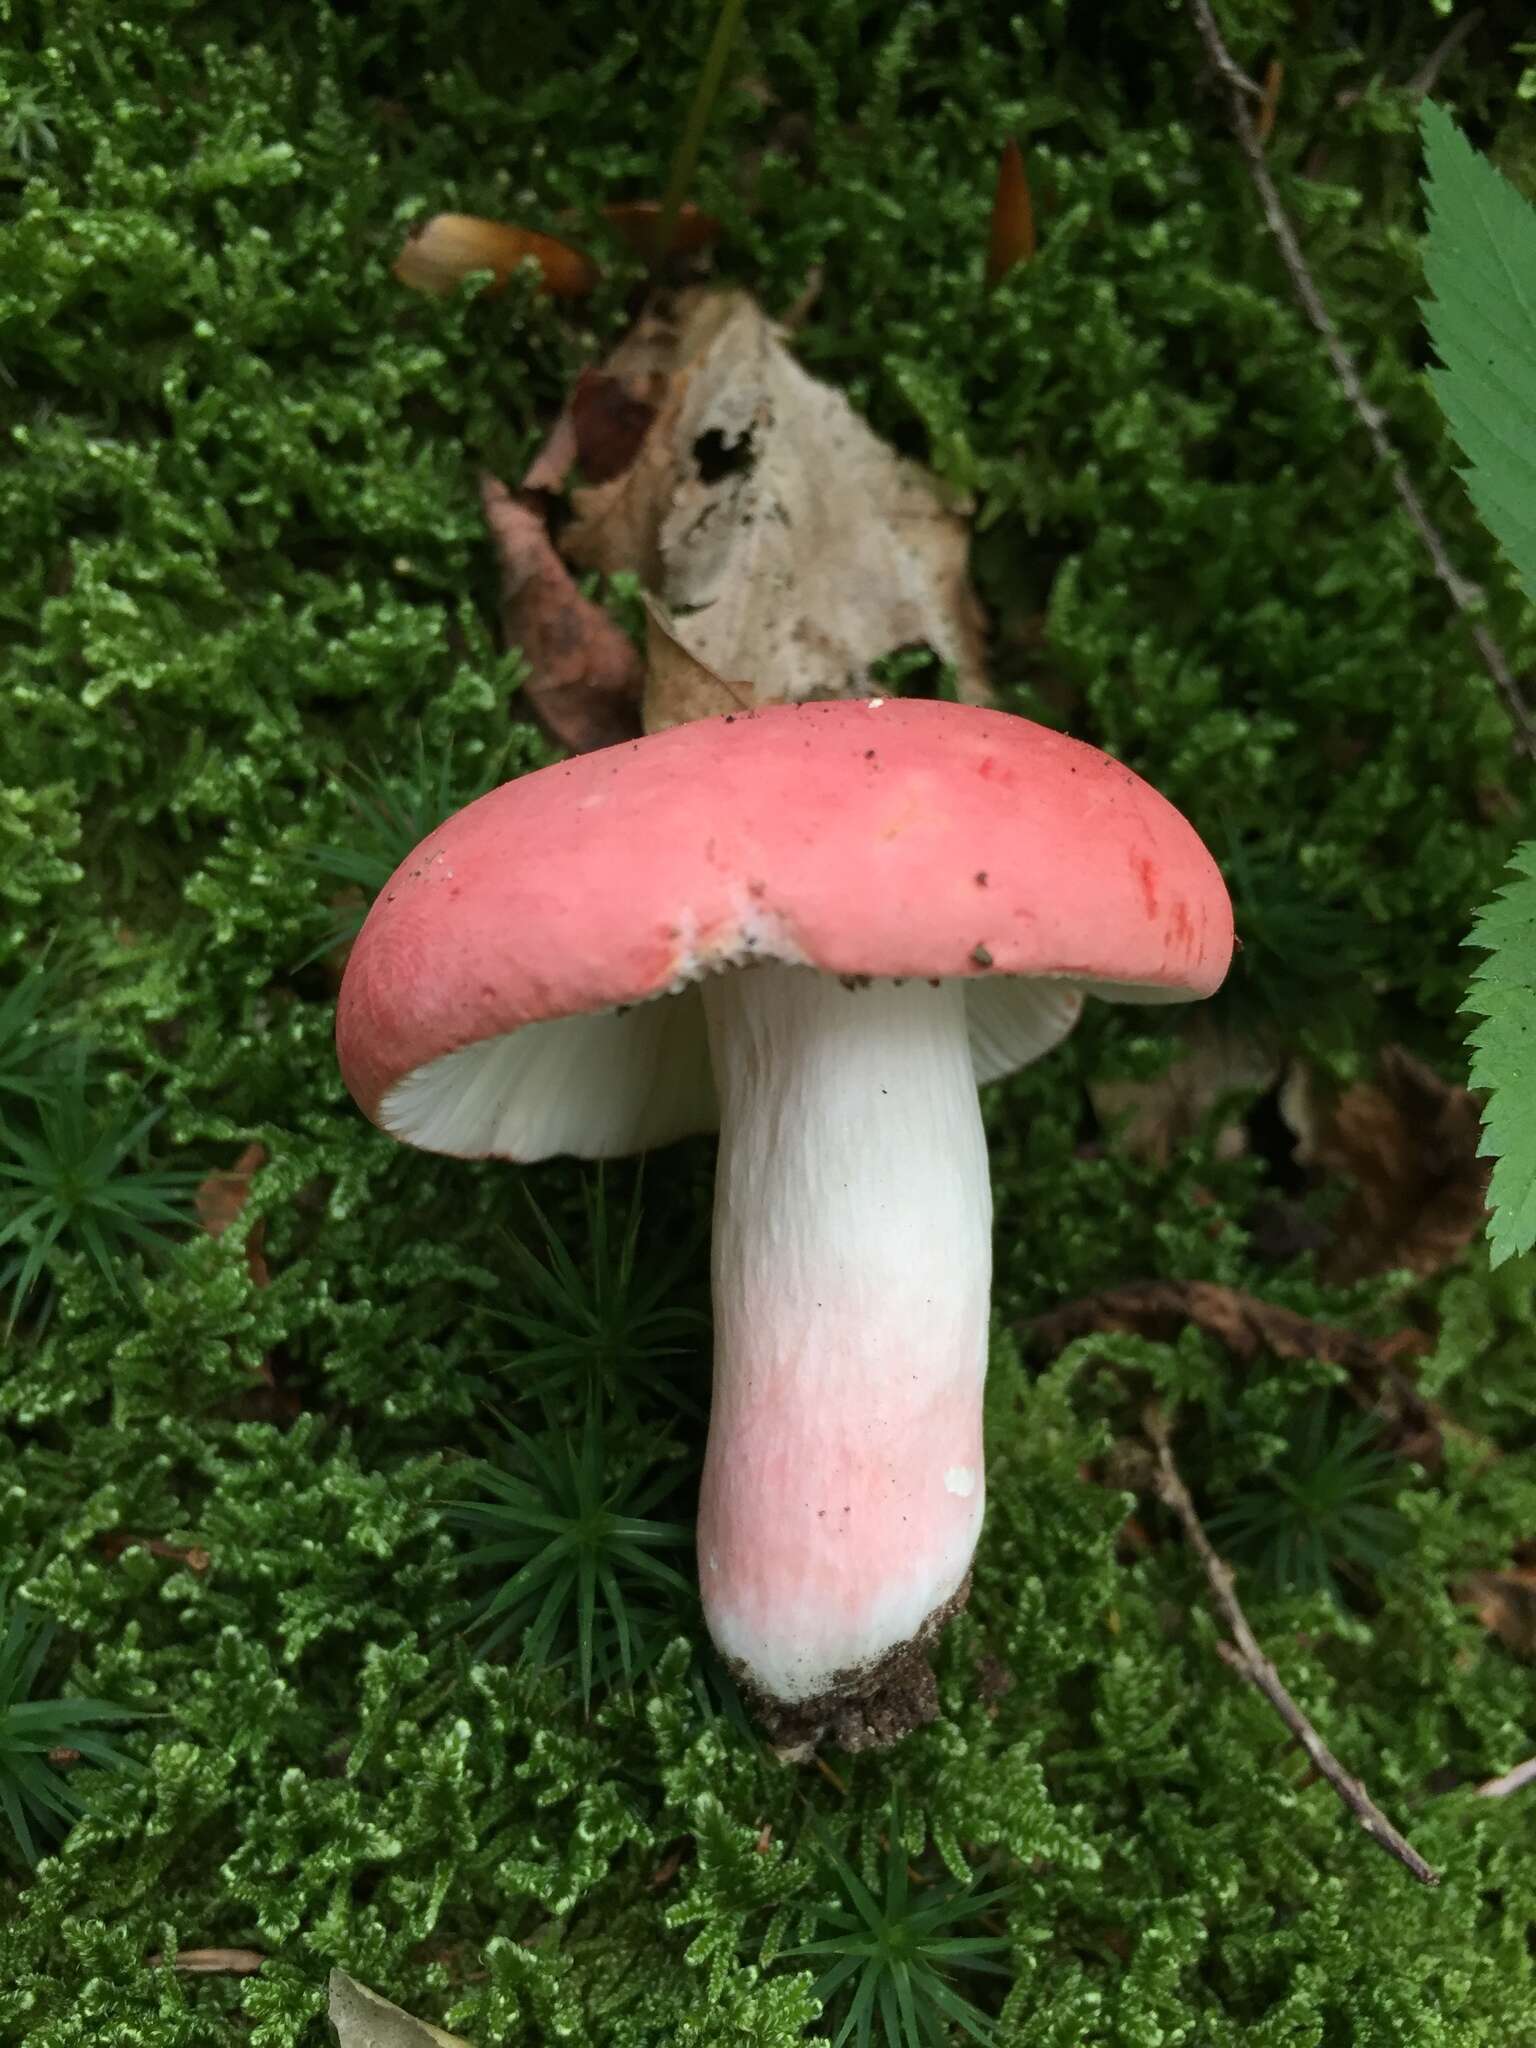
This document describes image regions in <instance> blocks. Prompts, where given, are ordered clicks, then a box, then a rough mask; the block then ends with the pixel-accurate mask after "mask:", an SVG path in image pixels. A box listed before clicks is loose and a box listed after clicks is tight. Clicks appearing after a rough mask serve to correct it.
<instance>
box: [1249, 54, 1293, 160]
mask: <svg viewBox="0 0 1536 2048" xmlns="http://www.w3.org/2000/svg"><path fill="white" fill-rule="evenodd" d="M1284 83H1285V66H1284V64H1283V63H1282V62H1281V61H1280V59H1279V58H1278V57H1271V58H1270V60H1269V63H1268V64H1267V65H1266V66H1265V69H1264V97H1263V98H1262V99H1261V100H1260V101H1259V106H1258V112H1257V113H1256V114H1255V115H1254V117H1253V132H1254V135H1255V136H1256V137H1257V139H1258V144H1259V147H1260V148H1261V149H1263V148H1265V147H1266V146H1267V144H1268V142H1269V138H1270V136H1271V135H1273V134H1274V132H1275V115H1276V113H1277V112H1278V110H1279V106H1280V88H1281V86H1282V85H1283V84H1284Z"/></svg>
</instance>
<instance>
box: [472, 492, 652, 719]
mask: <svg viewBox="0 0 1536 2048" xmlns="http://www.w3.org/2000/svg"><path fill="white" fill-rule="evenodd" d="M480 495H481V503H482V504H483V506H484V508H485V517H486V522H487V524H488V525H489V527H490V530H491V537H492V539H493V541H494V542H495V546H496V554H497V557H498V559H499V561H500V563H501V607H502V612H501V615H502V626H503V630H504V631H505V633H506V637H507V640H508V643H509V644H510V645H512V646H514V647H521V648H522V650H523V652H524V654H526V656H527V657H528V664H529V668H530V671H531V673H530V675H529V678H528V681H527V683H526V684H525V685H524V694H525V695H526V697H527V699H528V702H529V704H530V705H531V706H532V708H533V710H534V712H535V713H536V714H537V716H538V718H539V720H540V722H541V723H542V724H543V725H544V726H545V727H546V729H547V730H548V731H549V733H550V735H551V736H552V737H553V738H554V739H556V740H558V741H559V742H560V744H561V745H562V746H564V747H570V748H571V749H572V750H573V751H574V752H576V753H586V752H589V751H590V750H591V749H592V748H594V747H607V746H612V745H614V744H615V742H617V741H619V740H630V739H634V738H635V737H636V736H637V735H638V733H639V731H640V691H641V683H642V675H641V666H640V656H639V654H638V653H637V652H636V650H635V647H634V644H633V642H631V641H630V640H629V639H628V638H627V637H626V635H625V634H624V633H623V632H621V631H620V629H619V627H618V626H617V625H615V623H614V622H613V620H612V619H611V618H609V616H608V614H607V613H606V612H605V611H604V610H603V609H602V607H601V606H600V605H596V604H594V603H593V602H592V600H591V599H590V598H587V597H583V596H582V594H581V592H580V591H579V590H578V589H577V587H576V581H575V578H574V577H573V576H572V575H571V572H570V570H569V569H568V568H567V567H566V566H565V564H564V562H562V561H561V559H560V557H559V555H557V554H556V552H555V549H554V544H553V543H552V542H551V540H550V537H549V530H548V528H547V527H546V526H545V524H544V520H543V517H542V516H541V514H540V513H539V512H537V511H536V510H535V509H534V508H533V507H532V506H531V505H529V504H527V503H525V502H524V501H523V500H522V499H521V498H516V497H514V496H513V495H512V493H511V492H510V491H509V490H508V489H507V488H506V486H505V484H502V483H499V482H498V481H497V480H496V478H495V477H493V476H487V477H484V478H482V480H481V487H480Z"/></svg>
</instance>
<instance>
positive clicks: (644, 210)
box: [603, 199, 720, 264]
mask: <svg viewBox="0 0 1536 2048" xmlns="http://www.w3.org/2000/svg"><path fill="white" fill-rule="evenodd" d="M603 219H604V220H605V221H607V223H608V225H609V226H610V227H611V228H612V229H613V231H614V233H615V234H616V235H618V236H619V238H620V240H621V241H625V242H627V243H628V244H629V246H630V248H631V249H633V250H634V252H635V254H636V255H637V256H641V257H643V258H644V259H645V261H646V262H647V263H650V264H657V263H660V262H661V261H662V259H663V258H664V257H667V256H695V255H697V254H698V252H699V251H700V250H701V249H707V248H709V247H710V246H711V244H713V243H715V242H718V241H719V239H720V223H719V221H717V220H716V219H715V217H714V215H713V214H709V213H704V212H702V211H701V210H700V208H698V207H697V206H690V205H684V206H681V207H679V209H678V214H677V219H676V220H675V221H674V222H673V225H672V246H671V247H670V248H669V249H663V248H662V246H661V202H660V200H658V199H620V200H616V201H615V202H614V204H613V205H611V206H605V207H604V208H603Z"/></svg>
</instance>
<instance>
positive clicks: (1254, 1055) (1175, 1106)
mask: <svg viewBox="0 0 1536 2048" xmlns="http://www.w3.org/2000/svg"><path fill="white" fill-rule="evenodd" d="M1182 1037H1183V1043H1184V1047H1185V1050H1183V1051H1182V1052H1180V1054H1179V1055H1178V1057H1177V1058H1176V1059H1174V1060H1173V1061H1171V1062H1170V1064H1169V1065H1168V1066H1167V1067H1165V1068H1164V1070H1163V1072H1162V1073H1161V1074H1158V1075H1156V1076H1155V1077H1154V1078H1153V1079H1152V1080H1150V1081H1097V1082H1094V1083H1092V1084H1091V1086H1090V1087H1089V1090H1088V1093H1089V1097H1090V1099H1091V1100H1092V1103H1093V1107H1094V1112H1095V1114H1096V1115H1097V1117H1098V1119H1099V1121H1100V1123H1102V1124H1104V1125H1106V1126H1107V1127H1108V1128H1109V1131H1110V1135H1111V1138H1112V1140H1113V1142H1114V1143H1116V1144H1117V1145H1120V1146H1123V1147H1124V1149H1125V1150H1126V1151H1127V1152H1130V1153H1131V1154H1132V1155H1133V1156H1134V1157H1136V1158H1138V1159H1145V1160H1147V1161H1149V1162H1150V1163H1151V1164H1152V1165H1154V1166H1166V1165H1167V1164H1168V1161H1169V1160H1170V1159H1171V1158H1172V1157H1173V1154H1174V1153H1175V1152H1176V1151H1178V1150H1180V1149H1181V1148H1182V1147H1183V1146H1185V1145H1187V1144H1188V1143H1189V1141H1190V1140H1191V1139H1192V1138H1193V1137H1194V1136H1195V1134H1196V1133H1197V1131H1198V1130H1199V1128H1200V1126H1201V1124H1202V1123H1203V1122H1204V1120H1205V1118H1206V1117H1207V1116H1208V1115H1209V1114H1210V1112H1211V1110H1213V1109H1214V1108H1215V1107H1216V1105H1217V1103H1219V1102H1220V1101H1221V1100H1222V1098H1223V1097H1224V1096H1229V1095H1239V1094H1248V1093H1252V1092H1253V1091H1254V1090H1257V1089H1263V1088H1267V1087H1269V1086H1270V1084H1271V1083H1272V1082H1273V1081H1275V1080H1276V1079H1277V1078H1278V1075H1279V1062H1278V1061H1277V1060H1276V1058H1275V1056H1274V1054H1273V1053H1272V1052H1270V1051H1269V1050H1268V1049H1267V1048H1266V1047H1265V1046H1263V1045H1261V1044H1260V1042H1259V1041H1258V1040H1257V1039H1256V1038H1250V1037H1247V1036H1246V1035H1244V1034H1243V1033H1240V1032H1235V1031H1231V1030H1228V1029H1227V1028H1226V1027H1224V1026H1223V1025H1222V1024H1220V1023H1219V1022H1213V1021H1212V1020H1211V1019H1209V1018H1207V1017H1204V1016H1200V1017H1197V1018H1196V1019H1194V1020H1192V1021H1191V1022H1190V1023H1189V1024H1188V1025H1186V1026H1184V1027H1183V1032H1182ZM1247 1144H1248V1136H1247V1132H1246V1130H1245V1129H1244V1127H1243V1124H1242V1122H1241V1121H1240V1120H1239V1119H1237V1118H1234V1119H1233V1120H1232V1121H1231V1122H1229V1123H1227V1124H1225V1125H1224V1126H1223V1127H1222V1129H1221V1130H1220V1131H1219V1132H1218V1133H1217V1138H1216V1148H1215V1149H1216V1155H1217V1157H1218V1158H1221V1159H1234V1158H1238V1157H1240V1156H1241V1155H1242V1153H1243V1152H1244V1151H1245V1150H1246V1149H1247Z"/></svg>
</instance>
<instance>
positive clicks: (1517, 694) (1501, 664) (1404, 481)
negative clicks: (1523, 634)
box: [1189, 0, 1536, 757]
mask: <svg viewBox="0 0 1536 2048" xmlns="http://www.w3.org/2000/svg"><path fill="white" fill-rule="evenodd" d="M1189 4H1190V11H1191V12H1192V14H1193V15H1194V18H1195V25H1196V27H1197V28H1198V29H1199V31H1200V40H1201V41H1202V42H1203V43H1204V45H1205V51H1206V55H1207V56H1208V57H1209V59H1210V61H1211V63H1212V64H1213V65H1214V67H1215V69H1216V71H1217V72H1218V73H1219V74H1220V76H1221V78H1222V80H1223V82H1224V83H1225V84H1226V87H1227V94H1228V102H1229V109H1228V110H1229V113H1230V117H1231V121H1232V128H1233V132H1234V133H1235V134H1236V136H1237V139H1238V142H1239V143H1240V144H1241V146H1242V151H1243V155H1244V157H1245V158H1246V159H1247V162H1248V171H1249V175H1250V176H1251V178H1252V179H1253V186H1254V190H1255V191H1256V192H1257V194H1258V198H1259V205H1260V207H1261V208H1262V210H1263V214H1264V219H1265V221H1266V223H1267V224H1268V227H1269V231H1270V233H1271V234H1272V235H1273V236H1274V238H1275V240H1276V242H1277V243H1278V244H1279V247H1280V255H1281V257H1282V259H1283V261H1284V263H1285V267H1286V269H1287V271H1288V272H1289V273H1290V278H1291V283H1292V286H1293V287H1294V288H1295V292H1296V296H1297V298H1298V299H1300V301H1301V303H1302V307H1303V309H1304V310H1305V312H1306V315H1307V318H1308V319H1309V320H1310V321H1311V322H1312V325H1313V326H1314V327H1315V328H1316V329H1317V331H1318V333H1319V334H1320V335H1321V336H1322V341H1323V346H1324V348H1325V349H1326V350H1327V352H1328V360H1329V361H1330V362H1331V363H1332V365H1333V369H1334V374H1335V375H1336V376H1337V378H1338V380H1339V383H1340V385H1341V386H1342V387H1343V391H1344V395H1345V397H1346V398H1348V400H1349V402H1350V404H1351V405H1352V406H1353V407H1354V410H1355V413H1356V415H1357V417H1358V418H1359V420H1360V423H1361V425H1362V426H1363V427H1364V428H1365V431H1366V433H1367V434H1368V435H1369V436H1370V440H1371V446H1372V447H1373V448H1374V449H1375V451H1376V455H1377V457H1378V459H1379V460H1380V462H1381V463H1382V464H1383V466H1384V467H1385V469H1386V471H1387V473H1388V475H1389V476H1390V477H1391V480H1392V488H1393V489H1394V490H1395V491H1396V493H1397V496H1398V499H1399V502H1400V503H1401V505H1402V507H1403V510H1404V511H1405V512H1406V513H1407V515H1408V519H1409V523H1410V524H1411V525H1412V527H1413V528H1414V531H1415V532H1416V533H1417V534H1418V536H1419V539H1420V540H1421V541H1422V542H1423V543H1424V548H1425V552H1426V553H1427V554H1428V556H1429V559H1430V561H1431V563H1432V564H1433V566H1434V571H1435V574H1436V576H1437V577H1438V578H1439V579H1440V582H1441V583H1442V585H1443V586H1444V588H1445V590H1446V592H1447V594H1448V595H1449V597H1450V599H1451V602H1452V603H1453V604H1454V605H1455V607H1456V609H1457V610H1458V611H1459V612H1461V613H1462V614H1463V615H1464V617H1465V618H1466V620H1467V623H1468V626H1469V628H1470V630H1471V634H1472V639H1473V641H1474V643H1475V645H1476V647H1477V651H1478V653H1479V654H1480V655H1481V656H1482V659H1483V666H1484V667H1485V668H1486V669H1487V671H1488V673H1489V675H1490V676H1492V678H1493V680H1494V683H1495V685H1496V687H1497V689H1498V691H1499V694H1500V695H1501V696H1502V697H1503V699H1504V703H1505V708H1506V709H1507V710H1508V712H1509V715H1510V717H1511V718H1512V719H1513V721H1514V725H1515V731H1516V735H1517V737H1518V739H1519V742H1520V745H1521V746H1522V747H1523V748H1524V750H1525V751H1526V753H1528V754H1530V755H1532V756H1533V757H1536V718H1533V716H1532V713H1531V709H1530V706H1529V705H1528V704H1527V703H1526V701H1525V697H1524V695H1523V693H1522V691H1521V689H1520V685H1519V684H1518V683H1517V682H1516V681H1515V678H1514V676H1513V675H1512V674H1511V672H1510V667H1509V663H1508V662H1507V661H1506V660H1505V658H1504V650H1503V649H1502V648H1501V647H1500V645H1499V643H1498V641H1497V640H1495V638H1494V637H1493V635H1492V633H1490V632H1489V630H1488V628H1487V627H1486V626H1485V625H1484V624H1483V622H1482V620H1481V618H1480V617H1479V616H1478V600H1479V597H1480V592H1479V591H1478V589H1477V587H1476V586H1475V585H1474V584H1472V583H1469V582H1468V581H1467V579H1466V578H1465V577H1464V576H1463V575H1462V574H1461V573H1460V571H1459V570H1458V569H1457V568H1456V566H1455V564H1454V563H1453V562H1452V560H1451V557H1450V554H1449V551H1448V550H1447V548H1446V545H1445V542H1444V540H1443V539H1442V538H1441V535H1440V532H1439V529H1438V528H1437V527H1436V526H1435V525H1434V523H1433V521H1432V520H1431V519H1430V516H1429V514H1428V512H1426V511H1425V509H1424V502H1423V500H1422V499H1421V498H1420V496H1419V494H1418V491H1417V490H1416V489H1415V488H1414V485H1413V481H1412V479H1411V478H1410V477H1409V475H1408V471H1407V468H1406V467H1405V465H1404V462H1403V458H1402V456H1401V455H1399V453H1398V452H1397V449H1396V448H1395V447H1394V446H1393V444H1392V441H1391V439H1390V438H1389V436H1388V434H1387V430H1386V422H1385V419H1384V416H1383V414H1382V411H1381V408H1380V407H1379V406H1377V405H1373V404H1372V403H1371V400H1370V399H1369V398H1368V397H1367V396H1366V391H1365V386H1364V385H1363V384H1362V383H1361V381H1360V373H1359V371H1358V370H1357V369H1356V368H1355V362H1354V358H1353V357H1352V356H1351V355H1350V353H1349V350H1348V349H1347V348H1346V347H1345V346H1344V343H1343V340H1342V339H1341V337H1340V335H1339V330H1338V329H1337V327H1335V326H1334V324H1333V315H1332V314H1331V313H1330V312H1329V311H1328V308H1327V306H1326V305H1325V304H1324V303H1323V296H1322V293H1321V292H1320V291H1319V290H1318V288H1317V284H1316V282H1315V281H1314V279H1313V276H1312V273H1311V271H1310V270H1308V268H1307V263H1306V258H1305V257H1304V256H1303V255H1302V253H1301V244H1300V243H1299V242H1298V241H1297V239H1296V230H1295V229H1294V228H1293V227H1292V226H1291V223H1290V219H1289V217H1288V216H1287V214H1286V211H1285V208H1284V207H1283V206H1282V205H1281V203H1280V193H1279V188H1278V187H1277V186H1276V184H1275V181H1274V178H1273V177H1272V176H1271V175H1270V170H1269V166H1268V164H1267V163H1266V162H1265V160H1264V146H1263V143H1262V142H1261V141H1260V139H1259V133H1258V129H1257V127H1256V126H1255V123H1254V119H1253V116H1252V114H1251V113H1250V112H1249V107H1248V102H1249V100H1250V99H1256V100H1262V99H1263V97H1264V95H1263V92H1262V89H1261V88H1260V87H1258V86H1257V85H1255V84H1254V82H1253V80H1252V79H1251V78H1249V77H1248V75H1247V74H1246V72H1244V71H1243V70H1241V68H1240V67H1239V66H1238V64H1237V63H1236V61H1235V60H1234V58H1233V56H1232V53H1231V51H1230V50H1229V49H1228V48H1227V46H1226V44H1225V42H1224V41H1223V40H1222V34H1221V30H1220V28H1219V27H1218V25H1217V21H1216V16H1215V14H1214V12H1213V11H1212V8H1211V0H1189ZM1441 61H1442V62H1443V61H1444V59H1443V58H1442V60H1441Z"/></svg>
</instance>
